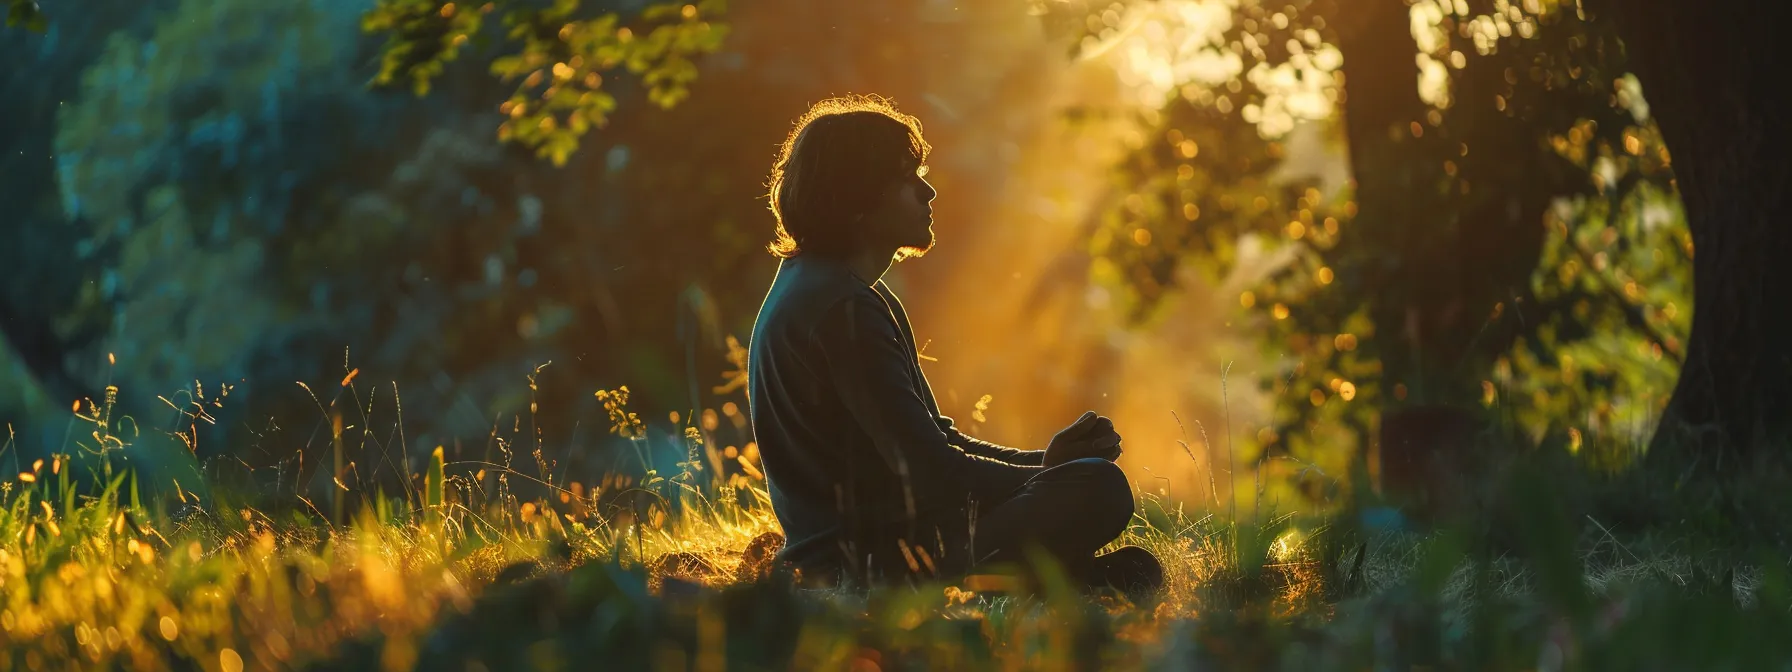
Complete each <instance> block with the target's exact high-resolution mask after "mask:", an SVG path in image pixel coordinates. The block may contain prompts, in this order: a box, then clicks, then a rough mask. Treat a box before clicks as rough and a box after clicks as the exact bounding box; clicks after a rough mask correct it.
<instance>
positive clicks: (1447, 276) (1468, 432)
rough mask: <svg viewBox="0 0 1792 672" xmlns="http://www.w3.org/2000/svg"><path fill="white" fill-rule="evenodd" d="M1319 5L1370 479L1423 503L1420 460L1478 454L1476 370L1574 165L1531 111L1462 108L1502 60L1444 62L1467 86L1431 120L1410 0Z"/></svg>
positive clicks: (1525, 285)
mask: <svg viewBox="0 0 1792 672" xmlns="http://www.w3.org/2000/svg"><path fill="white" fill-rule="evenodd" d="M1329 15H1330V16H1335V17H1337V18H1336V20H1335V21H1334V22H1333V23H1334V24H1335V25H1336V26H1337V44H1338V47H1339V50H1340V51H1341V52H1343V54H1344V67H1343V72H1344V75H1345V79H1344V89H1345V92H1344V93H1345V97H1344V100H1343V112H1344V124H1345V132H1346V134H1347V137H1348V141H1349V146H1350V162H1351V171H1352V173H1353V176H1354V178H1355V200H1356V204H1357V213H1356V215H1355V217H1353V218H1352V220H1351V221H1350V223H1349V224H1348V225H1347V226H1346V228H1345V229H1344V230H1343V236H1344V237H1345V241H1344V242H1343V243H1342V245H1347V246H1350V247H1353V248H1355V249H1358V250H1361V252H1360V253H1358V254H1361V255H1362V257H1361V258H1360V259H1356V260H1352V261H1354V262H1355V263H1350V264H1349V265H1348V266H1345V267H1341V268H1340V280H1341V281H1344V282H1345V283H1346V286H1353V287H1358V288H1360V289H1359V291H1361V292H1362V293H1363V294H1364V295H1365V296H1366V297H1367V298H1366V300H1368V301H1370V302H1371V304H1370V308H1369V310H1370V316H1371V318H1372V320H1373V321H1374V324H1375V333H1374V334H1373V335H1372V336H1371V337H1370V338H1369V339H1366V340H1365V341H1364V346H1363V347H1364V348H1365V349H1366V350H1367V351H1368V353H1369V354H1371V355H1373V356H1376V357H1378V358H1379V359H1380V361H1381V364H1382V372H1381V376H1380V381H1379V389H1378V390H1377V391H1376V396H1375V397H1372V398H1373V399H1375V400H1376V401H1377V402H1378V403H1379V404H1380V406H1381V409H1382V416H1381V426H1380V428H1379V431H1378V432H1377V433H1376V435H1377V437H1378V445H1377V450H1378V451H1379V452H1378V455H1377V458H1378V459H1377V461H1378V462H1379V464H1380V465H1381V467H1382V474H1383V479H1382V487H1383V489H1384V490H1385V491H1389V494H1396V495H1405V496H1406V497H1407V498H1410V499H1414V500H1417V501H1416V502H1415V503H1418V504H1419V505H1420V506H1421V508H1427V507H1428V506H1429V505H1428V504H1426V503H1425V501H1426V500H1427V499H1432V498H1428V497H1427V496H1426V495H1427V493H1428V492H1430V491H1432V490H1434V489H1436V488H1439V487H1443V488H1446V489H1447V488H1448V487H1449V486H1447V485H1445V484H1443V483H1441V482H1436V480H1435V478H1434V477H1433V476H1432V475H1429V474H1432V473H1433V472H1434V471H1436V469H1428V468H1420V467H1419V466H1418V465H1454V467H1452V468H1457V467H1459V468H1462V469H1472V466H1470V465H1473V464H1478V463H1479V462H1478V459H1479V458H1482V457H1488V456H1486V455H1467V454H1464V453H1474V452H1481V451H1485V450H1487V449H1489V444H1488V443H1487V442H1484V441H1480V440H1479V439H1480V438H1481V434H1482V433H1483V432H1484V430H1485V429H1486V426H1485V423H1484V422H1483V420H1482V417H1481V414H1480V413H1479V411H1480V410H1481V408H1480V402H1481V398H1482V395H1483V388H1482V386H1481V380H1482V379H1483V378H1484V377H1485V374H1486V373H1487V372H1488V371H1489V370H1490V369H1491V367H1492V363H1493V361H1494V359H1496V358H1497V357H1498V356H1499V355H1500V354H1502V353H1504V352H1505V351H1507V350H1508V349H1509V348H1510V345H1511V342H1512V337H1513V335H1514V333H1515V330H1514V328H1513V327H1514V323H1512V322H1510V319H1511V318H1510V315H1511V313H1512V312H1514V311H1513V308H1514V306H1513V303H1514V301H1515V300H1516V301H1522V300H1523V299H1524V297H1526V296H1528V294H1529V287H1530V276H1531V273H1532V272H1533V271H1534V270H1535V269H1536V266H1537V262H1538V257H1539V254H1540V252H1541V249H1542V240H1543V224H1542V214H1543V212H1544V210H1545V209H1546V208H1547V207H1548V206H1549V203H1550V201H1551V199H1552V198H1554V197H1555V196H1557V195H1559V194H1562V193H1567V192H1569V191H1571V190H1572V187H1571V186H1570V184H1569V182H1570V180H1571V177H1572V172H1573V171H1571V170H1569V168H1571V166H1567V165H1566V164H1565V163H1564V162H1562V160H1561V159H1560V158H1559V157H1556V156H1554V155H1552V154H1550V153H1549V152H1547V151H1545V149H1544V147H1543V146H1542V144H1541V141H1540V138H1539V135H1538V134H1537V132H1536V128H1535V125H1534V123H1531V122H1529V121H1526V120H1524V119H1520V118H1518V117H1516V116H1512V115H1509V114H1500V113H1496V112H1495V111H1493V110H1492V109H1491V108H1489V109H1488V110H1485V111H1483V110H1480V109H1478V108H1469V109H1464V106H1471V105H1488V103H1487V102H1484V100H1483V99H1482V98H1481V97H1480V96H1481V94H1482V93H1483V92H1490V91H1494V90H1498V89H1500V88H1503V87H1504V83H1503V82H1499V81H1497V80H1498V79H1499V78H1500V77H1502V71H1503V68H1502V67H1501V66H1502V65H1503V63H1502V62H1500V61H1498V60H1494V61H1486V62H1483V61H1477V62H1476V63H1475V64H1473V65H1471V66H1470V67H1469V68H1468V69H1466V70H1458V71H1455V72H1453V73H1452V78H1453V79H1454V80H1455V82H1456V89H1457V90H1458V94H1459V95H1458V98H1459V99H1462V98H1463V96H1474V98H1473V100H1472V101H1465V102H1462V103H1460V104H1459V105H1458V106H1457V108H1458V109H1455V110H1451V111H1448V112H1438V113H1436V114H1441V115H1445V116H1444V117H1443V119H1449V121H1447V122H1446V123H1442V124H1436V125H1434V124H1433V123H1432V121H1433V120H1434V117H1433V116H1432V115H1433V112H1432V109H1431V107H1430V106H1429V105H1428V104H1426V103H1425V102H1424V101H1423V100H1421V99H1420V97H1419V92H1418V83H1417V80H1418V68H1417V66H1416V64H1415V62H1414V56H1415V55H1416V54H1417V53H1418V46H1417V44H1416V42H1415V41H1414V39H1413V37H1412V33H1411V28H1410V26H1411V23H1410V18H1409V13H1408V8H1407V5H1406V4H1405V3H1401V2H1373V3H1368V4H1364V5H1361V6H1352V7H1351V11H1347V12H1345V11H1336V10H1334V11H1332V12H1331V14H1329ZM1487 97H1488V98H1490V97H1491V94H1489V95H1488V96H1487ZM1443 119H1438V120H1440V121H1441V120H1443ZM1465 148H1469V149H1465ZM1342 245H1341V246H1342ZM1347 272H1348V273H1351V274H1353V275H1357V276H1358V277H1356V278H1349V277H1345V276H1344V275H1343V274H1344V273H1347ZM1502 304H1503V305H1502ZM1502 312H1504V313H1505V314H1506V315H1507V316H1508V317H1507V321H1504V322H1502V321H1500V320H1498V319H1497V316H1498V315H1500V314H1501V313H1502ZM1439 468H1442V467H1439ZM1453 476H1457V477H1463V478H1470V479H1472V478H1473V477H1474V476H1475V474H1473V473H1463V474H1453ZM1446 508H1448V507H1446Z"/></svg>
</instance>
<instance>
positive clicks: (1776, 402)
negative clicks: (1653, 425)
mask: <svg viewBox="0 0 1792 672" xmlns="http://www.w3.org/2000/svg"><path fill="white" fill-rule="evenodd" d="M1589 4H1593V3H1589ZM1594 7H1595V8H1596V9H1599V10H1600V11H1602V12H1605V13H1607V14H1609V15H1610V17H1611V18H1612V19H1613V20H1615V21H1616V23H1617V25H1618V27H1619V30H1620V31H1621V34H1622V36H1623V39H1624V45H1625V53H1626V55H1627V56H1628V58H1629V59H1630V62H1631V64H1632V65H1633V67H1634V68H1635V71H1636V73H1637V77H1638V79H1640V80H1641V81H1642V84H1643V87H1644V90H1645V91H1647V92H1648V94H1649V100H1650V109H1651V111H1652V113H1653V114H1654V116H1655V117H1656V118H1657V119H1658V120H1659V121H1658V124H1659V125H1660V127H1661V135H1662V138H1663V139H1664V140H1665V142H1666V143H1667V146H1668V147H1669V148H1670V149H1671V150H1672V152H1673V158H1674V170H1675V173H1676V175H1677V176H1678V179H1677V185H1678V188H1679V191H1680V194H1681V196H1682V198H1683V200H1684V202H1685V207H1686V218H1687V223H1688V225H1689V226H1690V227H1691V229H1692V246H1693V249H1695V250H1696V252H1697V254H1696V256H1694V258H1693V294H1694V298H1693V303H1694V309H1693V314H1692V333H1691V336H1690V338H1689V339H1688V340H1687V345H1686V364H1685V366H1684V368H1682V370H1681V373H1680V379H1679V382H1678V383H1677V384H1676V386H1675V387H1674V393H1673V397H1672V399H1671V400H1670V401H1669V403H1668V406H1667V410H1666V412H1665V413H1664V416H1663V418H1662V423H1661V425H1660V427H1659V429H1658V430H1657V432H1656V434H1655V438H1654V440H1653V441H1652V443H1651V446H1650V451H1651V461H1652V462H1655V463H1656V464H1657V465H1659V466H1662V467H1665V468H1668V469H1670V470H1672V471H1673V472H1674V473H1676V474H1682V475H1684V474H1689V473H1693V472H1699V473H1707V474H1709V473H1717V472H1728V473H1736V472H1737V471H1739V470H1747V469H1749V468H1750V467H1751V466H1755V465H1759V464H1762V463H1764V462H1766V463H1775V462H1777V463H1779V464H1780V465H1781V466H1783V465H1784V461H1785V458H1786V456H1787V450H1786V449H1787V446H1788V445H1789V444H1788V441H1792V413H1789V412H1788V411H1789V410H1792V350H1788V349H1787V348H1786V347H1785V346H1784V345H1783V341H1784V340H1785V336H1786V334H1787V333H1792V310H1788V307H1789V306H1792V276H1789V275H1788V274H1792V266H1789V265H1788V264H1787V263H1786V260H1787V259H1789V258H1792V227H1788V226H1786V225H1785V223H1784V222H1783V221H1781V220H1783V219H1784V217H1785V213H1786V212H1788V210H1789V209H1792V172H1789V171H1788V170H1787V168H1786V157H1787V156H1788V154H1789V153H1792V133H1788V130H1787V127H1788V124H1787V123H1786V121H1785V120H1784V119H1783V118H1782V117H1783V115H1784V114H1785V111H1786V110H1788V109H1792V93H1788V91H1787V89H1786V87H1785V86H1784V85H1783V84H1782V83H1780V80H1781V76H1780V75H1781V74H1782V73H1780V72H1779V70H1780V69H1781V68H1782V63H1783V59H1782V58H1780V57H1779V55H1778V47H1777V45H1778V44H1779V40H1778V34H1777V31H1778V30H1779V28H1780V27H1781V22H1780V21H1777V20H1774V19H1775V18H1777V16H1778V15H1777V13H1776V12H1775V11H1774V5H1772V4H1771V3H1767V2H1758V1H1752V0H1726V1H1723V2H1716V3H1701V4H1687V3H1676V2H1643V3H1612V2H1599V3H1597V4H1595V5H1594ZM1775 473H1778V472H1775Z"/></svg>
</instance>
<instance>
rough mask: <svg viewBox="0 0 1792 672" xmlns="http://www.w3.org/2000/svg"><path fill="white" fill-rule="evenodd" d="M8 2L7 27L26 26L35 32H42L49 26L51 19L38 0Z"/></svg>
mask: <svg viewBox="0 0 1792 672" xmlns="http://www.w3.org/2000/svg"><path fill="white" fill-rule="evenodd" d="M7 4H8V7H7V9H6V27H8V28H13V27H18V28H24V29H26V30H29V31H31V32H34V33H41V32H44V30H45V29H47V28H49V26H50V22H49V19H47V18H45V17H44V13H43V10H41V9H39V8H38V6H37V0H8V3H7Z"/></svg>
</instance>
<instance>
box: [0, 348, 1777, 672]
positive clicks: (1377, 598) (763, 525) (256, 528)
mask: <svg viewBox="0 0 1792 672" xmlns="http://www.w3.org/2000/svg"><path fill="white" fill-rule="evenodd" d="M345 384H346V381H345ZM600 397H604V400H605V402H606V407H607V409H608V411H609V413H610V416H611V420H612V429H613V430H614V431H615V432H616V433H617V434H619V435H621V436H622V437H623V438H624V439H627V440H628V441H629V442H630V445H631V446H634V447H635V448H637V449H638V450H641V451H642V453H641V461H642V462H643V463H651V459H650V458H649V456H648V453H647V452H646V451H647V450H648V449H649V448H651V447H652V446H649V445H647V443H648V439H646V438H645V436H646V434H645V432H644V431H642V426H641V423H640V422H639V420H638V419H637V418H635V417H634V416H633V414H631V413H629V412H628V411H627V395H626V390H618V391H614V392H608V393H607V396H606V395H605V394H600ZM88 410H89V413H88V414H87V415H82V416H80V418H81V420H80V421H81V422H91V423H93V425H94V428H95V431H94V432H93V433H92V439H91V440H86V441H78V442H76V444H77V445H78V446H79V447H80V448H81V449H82V450H79V451H77V453H76V456H77V457H70V456H60V455H59V456H54V457H51V458H49V459H48V460H47V461H43V462H35V463H33V464H30V465H26V466H28V467H29V468H28V469H22V470H21V472H22V473H19V474H18V475H16V476H10V475H9V477H8V478H6V479H4V480H0V670H6V669H26V670H57V669H97V668H128V669H142V670H174V669H179V670H226V671H230V672H235V671H237V670H243V669H367V670H374V669H378V670H405V669H431V670H434V669H455V670H461V669H466V670H482V669H483V670H502V669H582V668H589V667H601V668H603V669H680V670H682V669H696V670H720V669H853V670H868V669H1096V668H1100V669H1212V668H1218V669H1300V670H1310V669H1352V670H1356V669H1663V670H1666V669H1751V670H1752V669H1763V668H1776V667H1777V668H1785V667H1789V666H1792V641H1788V639H1789V638H1786V637H1784V636H1783V633H1784V632H1786V631H1787V629H1788V627H1792V618H1789V617H1788V615H1789V614H1792V583H1789V582H1788V580H1787V575H1786V572H1785V566H1786V556H1785V555H1784V554H1783V553H1777V552H1770V553H1753V554H1750V553H1745V552H1738V551H1735V550H1734V549H1730V548H1728V547H1718V546H1704V545H1700V544H1699V543H1697V542H1696V541H1695V539H1694V537H1692V536H1689V535H1686V534H1670V535H1666V536H1663V535H1661V534H1656V533H1636V532H1630V531H1626V532H1623V533H1620V532H1616V531H1614V530H1613V528H1612V526H1611V525H1608V524H1606V523H1605V522H1602V521H1601V519H1600V517H1599V515H1596V514H1593V513H1586V512H1584V510H1583V509H1581V508H1577V507H1575V506H1574V505H1573V504H1572V502H1570V501H1569V498H1565V497H1562V496H1560V493H1561V492H1562V491H1563V488H1562V487H1561V486H1560V483H1561V478H1560V477H1559V474H1556V475H1554V477H1545V476H1548V474H1545V475H1539V474H1538V473H1529V475H1526V473H1527V472H1525V470H1523V469H1520V470H1517V471H1515V472H1514V473H1515V474H1517V475H1515V476H1514V477H1512V478H1509V479H1505V480H1502V481H1501V487H1502V488H1503V489H1501V490H1499V492H1501V493H1503V495H1504V496H1503V497H1501V498H1499V499H1498V501H1499V502H1503V504H1501V505H1500V507H1501V508H1500V509H1499V510H1498V511H1496V512H1495V513H1493V514H1489V515H1485V516H1480V517H1476V518H1472V519H1468V520H1465V521H1464V522H1462V523H1461V524H1458V525H1451V526H1437V527H1432V528H1430V529H1426V530H1417V529H1412V528H1411V527H1400V526H1387V525H1383V524H1379V523H1375V522H1374V521H1375V520H1377V519H1376V518H1374V517H1372V516H1369V515H1366V514H1368V513H1370V512H1373V511H1374V510H1375V509H1373V508H1371V507H1372V506H1373V503H1372V502H1369V501H1366V500H1365V501H1363V502H1360V503H1359V505H1358V506H1355V507H1351V508H1349V509H1347V510H1344V511H1335V512H1330V513H1329V514H1326V515H1306V516H1302V515H1293V514H1280V515H1275V514H1266V515H1265V516H1264V517H1263V518H1261V519H1258V520H1251V521H1246V520H1238V519H1234V518H1231V517H1230V516H1229V515H1215V514H1209V513H1207V512H1204V511H1191V510H1188V509H1186V508H1185V507H1186V506H1187V505H1188V504H1186V503H1177V502H1172V501H1166V500H1162V499H1159V498H1157V497H1154V496H1151V495H1148V494H1146V495H1141V496H1140V501H1139V507H1138V515H1137V516H1136V518H1135V520H1134V521H1133V524H1132V525H1131V527H1130V528H1129V529H1128V531H1127V533H1126V535H1125V537H1124V538H1123V539H1122V540H1121V541H1120V542H1119V543H1132V544H1138V545H1141V546H1145V547H1147V548H1149V549H1151V550H1153V551H1154V552H1156V553H1157V554H1158V555H1159V557H1160V558H1162V559H1163V560H1164V563H1165V565H1166V568H1167V570H1168V585H1167V586H1166V589H1165V590H1164V592H1163V594H1162V595H1161V596H1160V598H1159V599H1157V600H1154V601H1152V602H1150V603H1145V604H1132V603H1129V602H1127V601H1126V600H1125V599H1124V598H1122V597H1120V596H1118V595H1115V594H1107V595H1100V596H1096V597H1094V598H1085V597H1084V596H1082V595H1080V594H1079V593H1078V592H1077V591H1075V590H1072V589H1071V588H1070V587H1069V586H1067V585H1065V584H1064V583H1063V582H1062V581H1056V580H1053V579H1052V578H1051V577H1052V574H1051V573H1050V572H1047V573H1046V579H1045V580H1044V582H1043V584H1042V585H1041V586H1039V590H1037V591H1033V592H1032V593H1031V594H1028V595H1024V596H1022V595H1001V594H992V593H982V594H979V593H975V592H970V591H967V590H965V589H964V588H963V587H962V586H955V585H946V584H939V585H930V586H919V587H912V588H901V589H887V590H880V591H873V592H853V591H844V590H812V589H803V588H798V587H795V586H793V585H791V584H790V583H789V581H788V580H787V578H786V577H785V576H784V575H783V574H781V573H778V572H775V571H769V569H768V567H767V566H766V565H765V564H764V563H763V561H762V557H763V555H764V554H763V553H762V552H761V551H763V548H753V544H754V542H755V540H762V539H764V538H765V535H767V534H768V533H775V532H776V524H775V521H774V519H773V517H772V516H771V512H770V508H769V505H768V503H767V502H768V498H767V495H766V492H765V489H764V484H763V481H761V480H759V479H758V478H757V471H756V470H755V469H753V468H752V462H751V460H750V459H748V458H749V457H750V456H749V455H740V456H739V457H737V460H738V461H740V462H742V463H744V464H745V465H746V466H744V467H742V468H741V469H740V472H742V473H734V474H731V475H730V476H729V477H728V478H727V479H722V478H718V477H716V476H715V474H716V473H717V472H718V471H719V469H718V468H717V467H719V466H720V465H721V464H722V461H721V460H720V459H719V458H718V457H717V456H718V455H719V454H720V453H719V450H720V449H718V448H717V447H716V446H714V445H710V444H709V443H708V442H707V441H706V440H705V439H704V435H703V434H702V433H699V432H694V431H693V432H691V433H689V434H688V435H687V436H686V437H685V442H686V445H684V446H683V448H685V449H686V455H687V459H686V460H685V461H683V462H681V463H679V465H678V466H679V471H678V472H677V473H676V474H674V475H671V476H661V475H660V474H659V472H657V471H653V470H649V471H647V472H645V474H644V475H643V477H641V478H639V479H628V478H624V477H619V476H611V477H608V478H606V479H605V480H604V481H603V482H602V483H599V484H596V485H593V486H591V487H585V486H582V485H579V484H576V483H562V482H561V481H560V480H558V479H556V478H555V476H554V474H553V470H552V469H550V468H549V467H548V466H547V464H546V463H545V461H544V460H543V459H542V458H541V457H540V455H539V454H537V455H536V460H535V461H536V465H537V469H536V470H535V472H536V473H535V474H532V475H531V474H527V473H525V472H524V471H523V470H518V469H514V468H512V467H511V465H510V459H509V455H510V452H511V451H510V449H509V447H506V448H505V449H504V450H503V451H502V454H503V455H504V456H505V457H504V459H503V461H502V462H498V463H486V462H479V463H459V464H456V463H449V462H447V461H446V460H445V459H444V457H443V455H442V452H441V451H440V450H438V451H436V452H435V453H434V454H433V455H431V456H429V457H428V459H427V460H425V463H424V465H423V466H422V468H421V469H419V470H418V471H419V474H418V476H417V479H416V480H417V481H420V487H411V481H406V482H405V483H404V484H402V485H401V487H398V488H396V490H397V491H398V493H399V494H395V495H387V494H385V493H383V492H381V491H380V490H379V489H378V488H377V487H366V486H360V485H358V486H356V487H351V486H349V485H348V484H347V483H344V482H342V481H341V480H340V479H337V487H336V488H335V489H333V490H331V491H330V492H331V493H332V495H331V501H330V502H321V501H320V502H317V504H321V505H322V506H318V505H314V504H313V502H312V500H311V499H309V498H306V497H304V496H302V495H301V494H299V491H298V490H297V489H294V491H293V492H291V493H290V494H274V495H270V494H269V493H268V492H266V491H259V492H258V491H255V490H254V489H242V488H238V489H232V488H230V487H226V486H225V485H224V484H223V483H221V482H215V483H202V484H196V485H199V486H201V487H199V488H197V490H199V491H200V492H199V493H195V492H194V491H193V490H189V489H187V488H179V489H178V490H176V491H175V492H173V493H161V494H157V495H155V496H152V497H148V498H145V497H144V496H143V490H142V489H141V488H142V483H141V482H140V481H139V479H138V475H137V471H136V470H135V469H132V468H129V466H128V465H129V464H131V463H130V460H129V457H130V451H132V450H136V449H137V447H136V446H133V445H132V444H131V443H129V442H128V441H127V440H126V439H125V438H123V437H119V436H115V435H114V434H113V432H115V431H117V427H116V425H117V424H118V423H115V422H113V421H112V420H111V413H112V409H111V402H110V401H108V402H107V403H106V404H105V405H104V406H103V407H99V408H93V407H92V405H91V404H90V408H89V409H88ZM363 420H365V419H363ZM335 426H336V427H338V428H339V427H341V423H340V422H337V423H335ZM341 437H342V430H341V429H335V430H333V433H332V438H333V439H336V440H335V441H333V447H332V448H331V449H332V450H336V451H340V450H341V449H342V448H341V446H342V442H341V440H340V438H341ZM6 448H7V449H12V448H13V446H12V445H11V443H10V441H9V443H8V444H7V446H6ZM15 455H16V453H15ZM705 457H707V458H708V459H704V458H705ZM408 470H409V467H408V466H407V467H406V471H407V472H408ZM77 471H80V472H83V474H84V475H83V476H82V477H80V478H77V477H76V472H77ZM338 473H341V470H338ZM177 487H178V486H177ZM345 500H346V504H345ZM325 508H328V509H330V510H331V511H332V513H331V514H330V515H325V514H324V512H323V509H325ZM337 510H341V511H343V513H341V514H337V513H335V512H336V511H337ZM762 543H763V542H762Z"/></svg>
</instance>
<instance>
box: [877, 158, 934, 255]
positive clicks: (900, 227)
mask: <svg viewBox="0 0 1792 672" xmlns="http://www.w3.org/2000/svg"><path fill="white" fill-rule="evenodd" d="M926 174H927V167H926V166H916V167H915V168H914V169H913V170H910V171H907V176H906V177H903V178H900V179H897V180H896V181H894V182H891V183H890V185H889V186H887V187H885V188H884V191H883V194H882V196H881V197H880V198H879V200H878V204H877V209H875V210H872V211H871V212H868V213H866V214H865V220H864V222H863V224H864V232H865V236H866V237H867V239H868V242H874V243H875V244H876V245H877V246H878V247H884V248H891V247H893V248H896V249H898V250H904V251H907V252H908V253H909V254H908V256H920V254H921V253H925V252H926V251H927V250H928V249H929V248H932V247H933V240H934V238H933V206H932V202H933V197H934V196H937V195H938V194H939V192H936V191H934V190H933V185H931V184H928V183H927V180H926V178H925V177H923V176H924V175H926Z"/></svg>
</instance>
